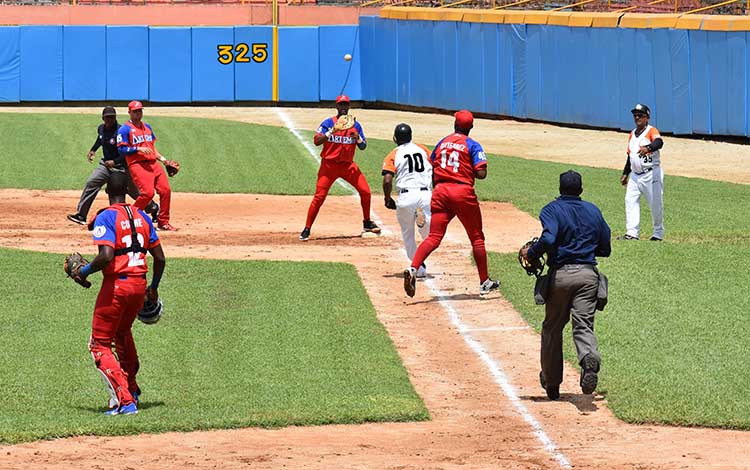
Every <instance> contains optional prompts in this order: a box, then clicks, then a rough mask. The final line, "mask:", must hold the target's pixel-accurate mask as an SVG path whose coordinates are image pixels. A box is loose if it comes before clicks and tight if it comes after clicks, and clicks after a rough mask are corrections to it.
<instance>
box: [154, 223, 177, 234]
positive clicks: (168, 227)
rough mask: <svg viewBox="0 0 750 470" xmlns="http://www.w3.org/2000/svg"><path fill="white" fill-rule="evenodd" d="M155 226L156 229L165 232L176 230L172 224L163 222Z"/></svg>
mask: <svg viewBox="0 0 750 470" xmlns="http://www.w3.org/2000/svg"><path fill="white" fill-rule="evenodd" d="M156 228H157V229H158V230H163V231H165V232H176V231H177V227H175V226H174V225H172V224H168V223H167V224H164V225H161V224H159V226H157V227H156Z"/></svg>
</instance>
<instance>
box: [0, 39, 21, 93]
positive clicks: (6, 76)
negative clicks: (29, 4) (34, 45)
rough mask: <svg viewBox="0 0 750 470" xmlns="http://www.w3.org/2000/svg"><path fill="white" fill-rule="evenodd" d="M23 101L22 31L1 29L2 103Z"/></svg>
mask: <svg viewBox="0 0 750 470" xmlns="http://www.w3.org/2000/svg"><path fill="white" fill-rule="evenodd" d="M20 100H21V30H20V28H19V27H18V26H9V27H0V102H11V103H17V102H18V101H20Z"/></svg>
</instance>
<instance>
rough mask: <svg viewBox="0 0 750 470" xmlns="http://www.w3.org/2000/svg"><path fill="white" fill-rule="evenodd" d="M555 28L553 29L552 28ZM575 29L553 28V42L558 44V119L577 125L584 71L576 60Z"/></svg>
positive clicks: (556, 77) (556, 79)
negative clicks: (579, 67)
mask: <svg viewBox="0 0 750 470" xmlns="http://www.w3.org/2000/svg"><path fill="white" fill-rule="evenodd" d="M550 28H553V27H550ZM573 29H577V28H569V27H567V26H560V27H554V28H553V36H552V38H553V39H552V40H553V41H554V42H556V43H557V55H558V57H559V60H558V63H557V66H558V68H557V75H556V76H555V77H554V80H555V81H556V83H557V90H558V96H557V118H558V119H559V120H560V122H565V123H575V122H576V116H575V115H576V113H577V112H578V111H577V110H576V108H580V107H581V105H580V104H579V103H578V89H579V86H580V85H579V84H578V82H579V80H580V79H581V76H582V73H581V72H582V71H581V70H578V69H577V68H578V64H577V63H576V61H575V58H576V56H577V54H578V51H577V50H576V49H577V47H576V45H575V44H574V43H573V41H572V37H573Z"/></svg>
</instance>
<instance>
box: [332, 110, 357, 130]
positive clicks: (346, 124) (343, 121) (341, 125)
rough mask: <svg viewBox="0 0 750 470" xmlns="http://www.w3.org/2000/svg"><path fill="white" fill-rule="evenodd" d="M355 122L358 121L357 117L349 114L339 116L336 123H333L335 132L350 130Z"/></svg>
mask: <svg viewBox="0 0 750 470" xmlns="http://www.w3.org/2000/svg"><path fill="white" fill-rule="evenodd" d="M355 122H357V118H355V117H354V116H351V115H349V114H344V115H342V116H339V118H338V120H336V124H334V125H333V132H338V131H346V130H349V129H351V128H352V127H354V123H355Z"/></svg>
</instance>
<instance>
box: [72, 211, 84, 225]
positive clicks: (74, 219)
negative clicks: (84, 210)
mask: <svg viewBox="0 0 750 470" xmlns="http://www.w3.org/2000/svg"><path fill="white" fill-rule="evenodd" d="M68 220H69V221H71V222H73V223H76V224H78V225H86V219H85V218H83V216H82V215H81V214H78V213H75V214H68Z"/></svg>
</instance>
